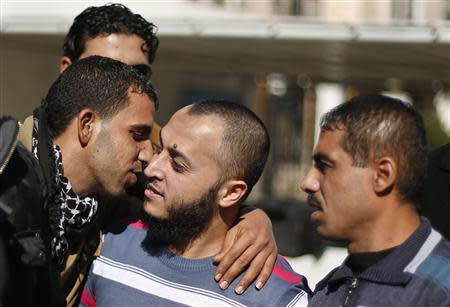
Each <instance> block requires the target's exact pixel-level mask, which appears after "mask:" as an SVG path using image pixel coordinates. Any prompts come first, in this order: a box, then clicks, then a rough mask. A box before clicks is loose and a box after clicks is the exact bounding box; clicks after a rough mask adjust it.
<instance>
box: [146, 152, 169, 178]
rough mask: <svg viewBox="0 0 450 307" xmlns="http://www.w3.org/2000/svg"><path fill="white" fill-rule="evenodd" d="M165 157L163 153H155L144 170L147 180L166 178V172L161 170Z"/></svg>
mask: <svg viewBox="0 0 450 307" xmlns="http://www.w3.org/2000/svg"><path fill="white" fill-rule="evenodd" d="M162 160H163V155H162V154H161V153H159V154H158V153H154V154H153V155H152V157H151V159H150V160H149V162H148V164H147V166H146V167H145V169H144V174H145V176H146V177H147V178H157V179H159V180H161V179H162V178H163V177H164V172H163V170H162V168H161V163H162Z"/></svg>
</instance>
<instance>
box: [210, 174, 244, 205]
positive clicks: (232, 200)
mask: <svg viewBox="0 0 450 307" xmlns="http://www.w3.org/2000/svg"><path fill="white" fill-rule="evenodd" d="M247 190H248V187H247V183H246V182H245V181H243V180H228V181H226V182H225V183H224V184H223V185H222V187H221V188H220V189H219V193H218V194H217V196H218V204H219V206H220V207H222V208H228V207H231V206H233V205H235V204H237V203H239V201H240V200H241V199H242V198H243V197H244V195H245V193H247Z"/></svg>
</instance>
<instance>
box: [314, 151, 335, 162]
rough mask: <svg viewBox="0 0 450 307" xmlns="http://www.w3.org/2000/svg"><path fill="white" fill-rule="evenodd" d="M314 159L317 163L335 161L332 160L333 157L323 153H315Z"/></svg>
mask: <svg viewBox="0 0 450 307" xmlns="http://www.w3.org/2000/svg"><path fill="white" fill-rule="evenodd" d="M313 160H314V162H316V163H323V162H328V163H333V161H331V159H330V158H329V157H328V156H326V155H324V154H322V153H316V154H314V155H313Z"/></svg>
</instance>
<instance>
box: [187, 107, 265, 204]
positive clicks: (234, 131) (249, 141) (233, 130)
mask: <svg viewBox="0 0 450 307" xmlns="http://www.w3.org/2000/svg"><path fill="white" fill-rule="evenodd" d="M188 114H189V115H191V116H205V115H214V116H217V117H219V118H220V119H222V120H223V123H224V133H223V137H222V141H221V145H220V150H219V151H220V152H219V153H217V161H218V163H219V165H220V167H221V171H222V178H221V180H223V181H225V180H227V179H230V178H239V179H242V180H244V181H245V182H246V183H247V186H248V191H247V193H246V195H245V197H246V196H247V195H248V194H249V193H250V192H251V190H252V188H253V186H254V185H255V184H256V182H257V181H258V179H259V177H260V176H261V173H262V171H263V169H264V165H265V163H266V161H267V156H268V154H269V149H270V139H269V134H268V132H267V129H266V127H265V126H264V124H263V122H262V121H261V120H260V119H259V118H258V116H256V115H255V113H253V112H252V111H250V110H249V109H248V108H246V107H245V106H243V105H241V104H238V103H234V102H230V101H225V100H203V101H199V102H196V103H194V104H192V105H191V107H190V108H189V110H188ZM245 197H244V199H245ZM244 199H242V200H244Z"/></svg>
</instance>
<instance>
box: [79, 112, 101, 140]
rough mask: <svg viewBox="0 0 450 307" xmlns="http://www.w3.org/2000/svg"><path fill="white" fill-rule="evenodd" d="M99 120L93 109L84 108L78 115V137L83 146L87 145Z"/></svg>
mask: <svg viewBox="0 0 450 307" xmlns="http://www.w3.org/2000/svg"><path fill="white" fill-rule="evenodd" d="M98 120H99V118H98V116H97V115H96V113H95V112H94V111H93V110H92V109H83V110H81V111H80V113H78V116H77V127H78V139H79V140H80V144H81V146H83V147H84V146H86V145H87V144H88V143H89V141H90V140H91V138H92V136H93V134H94V128H95V125H96V123H97V121H98Z"/></svg>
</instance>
